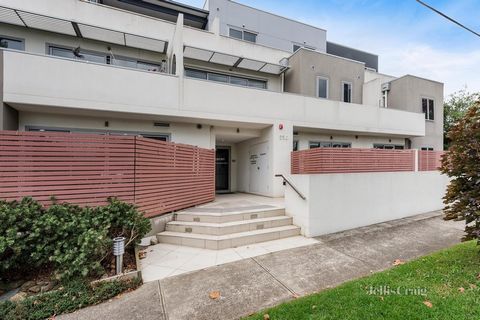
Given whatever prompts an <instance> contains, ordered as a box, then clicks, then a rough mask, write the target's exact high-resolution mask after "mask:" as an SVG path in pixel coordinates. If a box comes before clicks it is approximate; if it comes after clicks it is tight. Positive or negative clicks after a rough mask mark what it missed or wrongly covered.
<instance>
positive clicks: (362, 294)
mask: <svg viewBox="0 0 480 320" xmlns="http://www.w3.org/2000/svg"><path fill="white" fill-rule="evenodd" d="M479 277H480V249H479V247H478V246H476V243H475V242H473V241H471V242H466V243H462V244H459V245H457V246H454V247H452V248H449V249H446V250H443V251H439V252H437V253H434V254H432V255H429V256H425V257H422V258H419V259H417V260H414V261H412V262H409V263H406V264H404V265H400V266H397V267H394V268H392V269H390V270H387V271H384V272H380V273H377V274H374V275H371V276H368V277H365V278H362V279H358V280H354V281H350V282H347V283H345V284H343V285H341V286H339V287H336V288H333V289H329V290H326V291H323V292H320V293H317V294H313V295H310V296H306V297H303V298H299V299H296V300H294V301H291V302H287V303H284V304H281V305H279V306H277V307H274V308H272V309H269V310H265V311H263V312H260V313H258V314H255V315H253V316H251V317H249V318H247V319H249V320H253V319H259V320H263V319H264V315H265V314H268V315H269V319H271V320H275V319H288V320H295V319H309V320H310V319H312V320H314V319H315V320H317V319H341V320H353V319H362V320H364V319H399V320H400V319H402V320H403V319H419V320H420V319H421V320H425V319H442V320H448V319H452V320H461V319H468V320H473V319H480V278H479ZM372 287H373V288H376V289H378V291H377V292H376V293H375V294H371V293H372V291H370V288H372ZM382 287H384V288H385V287H389V288H390V289H391V290H394V291H395V292H396V290H397V288H400V290H399V292H400V293H401V294H385V291H386V290H384V293H383V294H382V293H381V292H380V288H382ZM462 288H463V289H462ZM408 289H414V290H415V292H411V293H416V294H407V290H408ZM422 294H423V295H422ZM429 303H431V305H430V307H429V306H427V305H428V304H429ZM265 318H268V317H265Z"/></svg>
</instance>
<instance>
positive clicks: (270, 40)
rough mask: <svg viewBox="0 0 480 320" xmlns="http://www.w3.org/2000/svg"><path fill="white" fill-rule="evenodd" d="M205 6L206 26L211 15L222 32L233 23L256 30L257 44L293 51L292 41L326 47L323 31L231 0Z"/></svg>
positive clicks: (227, 29)
mask: <svg viewBox="0 0 480 320" xmlns="http://www.w3.org/2000/svg"><path fill="white" fill-rule="evenodd" d="M205 7H206V9H208V10H209V11H210V15H209V28H211V24H212V22H213V18H215V17H218V18H219V19H220V33H221V34H222V35H228V34H229V27H230V26H232V27H236V28H238V29H244V30H246V31H251V32H254V33H258V36H257V43H258V44H262V45H265V46H269V47H272V48H277V49H280V50H284V51H288V52H292V50H293V43H299V44H305V45H308V46H310V47H314V48H315V49H316V50H318V51H320V52H326V50H327V48H326V46H327V42H326V37H327V31H326V30H323V29H320V28H316V27H314V26H311V25H307V24H304V23H301V22H298V21H295V20H291V19H288V18H285V17H281V16H278V15H275V14H272V13H270V12H265V11H262V10H259V9H255V8H252V7H249V6H246V5H243V4H241V3H237V2H234V1H228V0H209V1H208V2H207V3H206V5H205Z"/></svg>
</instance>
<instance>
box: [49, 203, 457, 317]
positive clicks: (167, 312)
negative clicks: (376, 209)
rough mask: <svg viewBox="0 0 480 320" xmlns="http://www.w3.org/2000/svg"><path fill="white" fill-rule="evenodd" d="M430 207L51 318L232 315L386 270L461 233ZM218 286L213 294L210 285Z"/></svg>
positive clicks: (443, 245) (451, 242)
mask: <svg viewBox="0 0 480 320" xmlns="http://www.w3.org/2000/svg"><path fill="white" fill-rule="evenodd" d="M439 215H440V212H432V213H429V214H424V215H420V216H416V217H411V218H406V219H400V220H395V221H391V222H387V223H381V224H377V225H373V226H369V227H364V228H359V229H355V230H350V231H346V232H342V233H337V234H332V235H327V236H323V237H319V238H317V239H318V240H319V243H318V244H314V245H310V246H305V247H301V248H295V249H289V250H284V251H280V252H275V253H270V254H266V255H263V256H258V257H254V258H249V259H245V260H241V261H236V262H232V263H229V264H225V265H221V266H216V267H211V268H207V269H204V270H200V271H195V272H191V273H187V274H182V275H179V276H175V277H171V278H166V279H163V280H160V281H154V282H150V283H147V284H145V285H143V286H142V287H141V288H140V289H138V290H136V291H134V292H131V293H128V294H125V295H123V296H121V297H119V298H115V299H113V300H112V301H109V302H107V303H103V304H100V305H97V306H93V307H89V308H86V309H83V310H80V311H78V312H76V313H73V314H69V315H64V316H60V317H58V319H104V320H105V319H117V320H122V319H125V320H127V319H162V320H163V319H165V320H167V319H168V320H183V319H189V320H193V319H205V320H207V319H208V320H212V319H221V320H227V319H238V318H240V317H242V316H246V315H249V314H251V313H254V312H256V311H259V310H261V309H264V308H268V307H271V306H274V305H277V304H279V303H282V302H284V301H287V300H290V299H293V298H294V297H295V296H302V295H305V294H310V293H313V292H318V291H321V290H323V289H326V288H328V287H333V286H336V285H339V284H340V283H342V282H345V281H347V280H350V279H355V278H359V277H362V276H366V275H369V274H371V273H372V272H378V271H381V270H385V269H387V268H389V267H391V266H392V262H393V261H394V260H395V259H402V260H411V259H413V258H416V257H419V256H422V255H426V254H428V253H431V252H433V251H436V250H439V249H442V248H446V247H449V246H451V245H454V244H456V243H458V242H459V241H460V238H461V236H462V234H463V228H464V222H451V221H449V222H446V221H443V220H442V219H441V217H440V216H439ZM215 290H217V291H220V293H221V297H220V298H219V299H217V300H212V299H210V298H209V293H210V292H211V291H215Z"/></svg>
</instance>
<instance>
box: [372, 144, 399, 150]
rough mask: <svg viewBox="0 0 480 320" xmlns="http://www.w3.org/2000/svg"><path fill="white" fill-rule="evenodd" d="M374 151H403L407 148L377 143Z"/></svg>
mask: <svg viewBox="0 0 480 320" xmlns="http://www.w3.org/2000/svg"><path fill="white" fill-rule="evenodd" d="M373 148H374V149H386V150H394V149H395V150H403V149H405V146H403V145H400V144H384V143H375V144H374V145H373Z"/></svg>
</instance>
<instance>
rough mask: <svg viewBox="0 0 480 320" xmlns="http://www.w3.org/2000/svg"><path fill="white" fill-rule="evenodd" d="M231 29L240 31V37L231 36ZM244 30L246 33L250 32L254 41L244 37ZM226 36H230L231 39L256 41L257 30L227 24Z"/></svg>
mask: <svg viewBox="0 0 480 320" xmlns="http://www.w3.org/2000/svg"><path fill="white" fill-rule="evenodd" d="M232 30H233V31H236V32H240V33H241V34H242V37H241V38H239V37H234V36H232V35H231V32H232ZM245 32H246V33H248V34H251V35H252V36H253V37H254V38H255V41H251V40H247V39H245ZM228 37H229V38H232V39H237V40H241V41H247V42H250V43H257V37H258V32H255V31H252V30H247V29H244V28H239V27H234V26H228Z"/></svg>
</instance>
